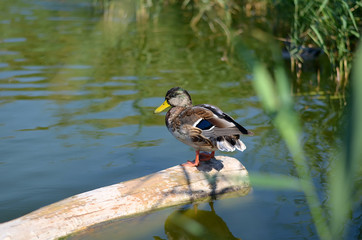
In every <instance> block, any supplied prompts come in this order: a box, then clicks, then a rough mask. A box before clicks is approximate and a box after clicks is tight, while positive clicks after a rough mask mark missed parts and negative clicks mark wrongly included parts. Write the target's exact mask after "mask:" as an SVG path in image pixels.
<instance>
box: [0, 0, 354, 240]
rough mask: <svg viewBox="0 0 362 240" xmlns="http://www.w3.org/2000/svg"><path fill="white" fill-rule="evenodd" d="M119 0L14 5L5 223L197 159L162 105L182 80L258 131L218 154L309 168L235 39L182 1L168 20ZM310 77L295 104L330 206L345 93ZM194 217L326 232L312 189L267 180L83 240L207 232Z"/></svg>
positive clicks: (293, 233) (5, 59) (5, 77)
mask: <svg viewBox="0 0 362 240" xmlns="http://www.w3.org/2000/svg"><path fill="white" fill-rule="evenodd" d="M119 4H123V5H122V7H119V8H118V11H113V12H112V10H110V11H108V12H106V14H102V13H100V12H99V10H98V9H96V8H94V7H93V5H92V1H56V0H11V1H10V0H9V1H1V2H0V12H1V14H0V154H1V158H0V222H6V221H9V220H11V219H15V218H17V217H20V216H22V215H24V214H27V213H29V212H31V211H34V210H36V209H38V208H40V207H42V206H45V205H48V204H51V203H54V202H56V201H59V200H62V199H64V198H67V197H69V196H72V195H74V194H78V193H82V192H85V191H88V190H92V189H95V188H99V187H103V186H107V185H111V184H114V183H118V182H121V181H125V180H130V179H134V178H138V177H141V176H144V175H147V174H150V173H154V172H156V171H159V170H162V169H165V168H169V167H171V166H175V165H177V164H180V163H183V162H186V161H187V160H193V158H194V151H193V150H192V149H190V148H189V147H188V146H186V145H184V144H182V143H181V142H178V141H177V140H176V139H174V138H173V136H172V135H171V134H170V133H169V132H168V131H167V129H166V127H165V125H164V114H160V115H155V114H153V110H154V109H155V108H156V107H157V106H159V105H160V104H161V103H162V102H163V100H164V95H165V93H166V91H167V90H168V89H169V88H171V87H174V86H182V87H184V88H185V89H187V90H189V92H190V94H191V96H192V98H193V102H194V103H195V104H201V103H209V104H213V105H216V106H219V107H220V108H221V109H223V110H224V111H225V112H227V113H229V114H230V115H231V116H233V117H234V118H235V119H236V120H237V121H238V122H239V123H241V124H242V125H243V126H245V127H246V128H247V129H250V130H251V131H253V132H254V133H255V136H253V137H245V138H243V141H244V142H245V144H246V146H247V149H246V151H244V152H243V153H241V152H234V153H221V152H218V153H217V155H221V154H224V155H229V156H233V157H235V158H237V159H239V160H240V161H241V162H242V163H243V164H244V165H245V166H246V168H247V169H248V170H249V172H250V174H251V175H252V174H253V173H260V172H261V173H273V174H284V175H289V176H296V172H295V168H294V164H293V160H292V159H291V156H290V154H289V153H288V150H287V148H286V146H285V144H284V142H283V140H282V139H281V137H280V135H279V134H278V131H277V130H276V129H275V128H274V127H273V125H272V123H271V119H270V117H269V116H268V115H266V114H265V112H264V111H263V109H262V107H261V104H260V101H259V99H258V97H257V96H256V93H255V91H254V89H253V87H252V81H253V75H252V73H251V72H250V70H248V68H247V66H246V65H245V63H243V61H239V60H234V61H233V62H232V63H230V62H225V61H223V60H222V59H223V56H224V50H225V47H224V45H225V42H224V41H222V40H217V39H216V40H215V41H213V40H210V39H208V38H206V37H203V36H198V37H197V36H196V35H195V34H194V33H193V32H192V30H191V29H190V27H189V19H188V18H187V16H183V15H181V14H180V11H176V10H175V9H172V8H171V7H169V8H165V10H163V11H161V12H160V13H159V16H158V17H159V18H158V19H159V20H158V21H148V22H147V23H144V24H139V23H138V24H137V22H136V15H137V13H136V12H135V11H134V6H133V3H132V1H123V2H119ZM120 9H121V10H120ZM260 47H261V49H262V47H263V46H260ZM286 63H287V62H286ZM304 78H305V80H306V81H307V82H308V83H310V84H307V86H305V85H303V86H300V85H298V83H297V82H294V88H293V93H294V95H295V102H296V104H295V109H296V110H297V111H298V113H299V115H300V117H301V119H302V123H303V127H304V132H303V139H302V144H304V149H305V151H306V153H307V157H308V162H309V165H310V167H311V168H312V176H313V179H314V182H315V184H316V186H317V188H318V191H319V193H320V199H321V201H322V202H326V201H327V199H326V196H325V194H324V191H325V188H326V178H327V174H328V171H329V170H330V162H329V158H330V157H331V155H332V152H333V150H335V149H336V147H337V146H339V145H341V142H342V139H341V138H340V137H339V134H340V131H339V128H338V126H339V124H340V122H341V119H342V116H343V110H344V100H343V99H341V98H335V97H332V94H330V92H331V89H330V88H331V87H330V84H329V83H328V80H324V79H322V80H321V83H320V84H319V86H318V85H317V84H316V80H315V79H316V74H315V73H314V72H311V73H309V74H306V75H304ZM317 90H320V92H317V93H313V94H311V91H317ZM332 91H333V90H332ZM304 93H305V94H304ZM194 207H197V208H198V210H197V213H198V214H197V215H195V211H194ZM352 215H353V216H352V220H351V221H350V223H348V225H349V226H350V227H351V228H350V231H349V234H348V236H349V238H351V239H357V238H361V231H360V229H359V227H360V222H359V221H360V218H361V213H360V211H359V212H357V213H353V214H352ZM182 216H183V217H185V216H186V217H188V218H191V219H194V220H195V221H197V222H199V223H200V224H201V225H203V226H204V227H205V228H206V229H210V231H211V235H213V236H216V237H215V239H244V240H245V239H248V240H251V239H318V237H317V234H316V229H315V227H314V224H313V222H312V219H311V215H310V212H309V208H308V206H307V204H306V200H305V197H304V195H303V193H302V192H297V191H290V190H281V189H266V188H261V187H257V186H256V187H254V189H253V191H252V192H251V193H250V194H249V195H247V196H245V197H240V198H231V199H224V200H215V201H214V202H211V203H203V204H199V205H198V206H193V205H192V204H188V205H185V206H177V207H172V208H167V209H163V210H160V211H155V212H152V213H149V214H146V215H141V216H136V217H132V218H129V219H125V220H122V221H116V222H113V223H110V224H106V225H103V226H102V227H98V228H94V229H92V231H89V232H85V233H80V234H79V235H76V236H72V237H71V238H70V239H180V238H181V237H180V236H183V237H185V238H186V239H187V237H189V238H191V239H198V238H196V237H195V236H194V238H192V234H191V233H189V232H187V231H185V230H183V229H182V228H180V227H179V226H178V225H177V223H178V222H180V221H177V219H183V218H182ZM175 219H176V220H175ZM209 234H210V233H209ZM205 236H207V235H204V239H209V237H205ZM200 239H202V237H201V238H200Z"/></svg>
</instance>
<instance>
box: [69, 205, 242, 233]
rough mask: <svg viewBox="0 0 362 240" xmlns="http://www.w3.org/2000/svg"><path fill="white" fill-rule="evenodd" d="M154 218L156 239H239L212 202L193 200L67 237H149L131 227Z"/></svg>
mask: <svg viewBox="0 0 362 240" xmlns="http://www.w3.org/2000/svg"><path fill="white" fill-rule="evenodd" d="M152 222H153V223H152ZM157 222H158V223H159V224H158V226H157V227H156V228H155V227H153V228H152V232H151V234H152V235H151V236H152V238H153V239H155V240H166V239H168V240H173V239H185V240H186V239H194V240H197V239H210V240H213V239H215V240H216V239H229V240H237V239H241V238H237V237H235V236H234V235H233V233H232V232H231V231H230V229H229V227H228V226H227V224H226V222H225V221H224V220H223V219H222V217H220V216H219V215H218V214H217V213H216V211H215V208H214V203H213V202H210V203H208V204H206V203H202V204H200V206H199V205H198V204H195V205H185V206H183V207H173V208H170V209H168V210H161V211H160V212H159V213H151V214H148V215H147V216H145V217H140V218H137V217H136V218H128V219H124V220H118V221H117V220H116V221H113V222H109V223H103V224H98V225H96V226H93V227H91V228H90V229H88V230H87V231H82V232H80V233H77V234H74V235H72V236H69V237H68V238H67V239H68V240H82V239H92V240H98V239H118V238H121V239H150V238H151V237H148V238H147V237H144V233H142V231H134V230H135V229H137V228H139V226H146V228H147V226H148V225H152V224H153V225H154V224H155V223H157ZM162 223H164V224H162ZM132 229H133V230H132Z"/></svg>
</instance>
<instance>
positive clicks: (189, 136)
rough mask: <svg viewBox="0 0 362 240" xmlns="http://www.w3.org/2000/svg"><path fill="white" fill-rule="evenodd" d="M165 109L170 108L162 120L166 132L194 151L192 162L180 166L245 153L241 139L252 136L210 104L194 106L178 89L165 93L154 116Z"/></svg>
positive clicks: (182, 91) (184, 93)
mask: <svg viewBox="0 0 362 240" xmlns="http://www.w3.org/2000/svg"><path fill="white" fill-rule="evenodd" d="M168 107H171V108H170V110H168V112H167V114H166V118H165V122H166V126H167V128H168V130H169V131H170V132H171V133H172V135H173V136H174V137H176V138H177V139H178V140H179V141H181V142H183V143H185V144H187V145H189V146H191V147H193V148H194V149H195V151H196V157H195V161H194V162H191V161H187V162H186V163H184V164H182V165H183V166H193V167H195V166H198V165H199V162H200V161H208V160H210V159H212V158H213V157H214V155H215V151H216V150H221V151H226V152H233V151H235V149H237V150H239V151H244V150H245V149H246V147H245V144H244V143H243V142H242V141H241V140H240V135H241V134H244V135H253V133H252V132H251V131H248V130H246V129H245V128H244V127H242V126H241V125H239V124H238V123H237V122H235V120H234V119H233V118H232V117H230V116H229V115H227V114H226V113H224V112H223V111H221V110H220V109H219V108H218V107H215V106H212V105H209V104H200V105H195V106H193V105H192V101H191V96H190V94H189V93H188V92H187V91H186V90H184V89H182V88H180V87H174V88H171V89H170V90H168V92H167V93H166V97H165V101H164V102H163V104H162V105H161V106H159V107H158V108H157V109H156V110H155V113H160V112H162V111H163V110H165V109H166V108H168ZM200 151H204V152H211V154H209V153H200Z"/></svg>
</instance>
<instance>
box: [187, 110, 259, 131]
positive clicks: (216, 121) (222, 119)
mask: <svg viewBox="0 0 362 240" xmlns="http://www.w3.org/2000/svg"><path fill="white" fill-rule="evenodd" d="M192 109H193V110H194V112H195V113H196V114H195V115H197V116H198V117H199V118H200V120H198V121H196V122H195V123H196V124H194V126H195V127H199V128H200V129H202V130H212V131H210V132H209V133H208V132H205V134H207V135H208V134H214V135H215V136H227V135H234V134H237V135H239V134H240V133H241V134H244V135H250V136H252V135H254V133H253V132H251V131H249V130H246V129H245V128H244V127H243V126H241V125H240V124H239V123H237V122H236V121H235V120H234V119H233V118H232V117H230V116H229V115H228V114H226V113H224V112H223V111H222V110H221V109H219V108H218V107H215V106H212V105H209V104H201V105H196V106H194V107H193V108H192ZM208 123H209V124H208ZM205 126H206V127H205Z"/></svg>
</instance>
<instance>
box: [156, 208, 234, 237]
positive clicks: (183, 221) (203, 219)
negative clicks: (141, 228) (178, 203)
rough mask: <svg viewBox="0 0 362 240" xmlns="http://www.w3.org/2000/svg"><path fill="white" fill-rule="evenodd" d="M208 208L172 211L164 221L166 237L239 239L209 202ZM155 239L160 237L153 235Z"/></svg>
mask: <svg viewBox="0 0 362 240" xmlns="http://www.w3.org/2000/svg"><path fill="white" fill-rule="evenodd" d="M209 204H210V209H211V210H209V211H207V210H198V209H197V205H195V206H194V208H185V209H181V210H177V211H175V212H173V213H172V214H171V215H170V216H169V217H168V218H167V219H166V221H165V233H166V235H167V239H169V240H171V239H195V240H196V239H240V238H236V237H234V236H233V234H232V233H231V232H230V230H229V228H228V226H227V225H226V223H225V222H224V221H223V220H222V218H221V217H220V216H218V215H217V214H216V212H215V209H214V207H213V204H214V203H213V202H210V203H209ZM154 238H155V239H162V238H160V237H154Z"/></svg>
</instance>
